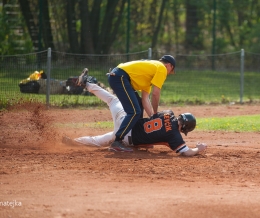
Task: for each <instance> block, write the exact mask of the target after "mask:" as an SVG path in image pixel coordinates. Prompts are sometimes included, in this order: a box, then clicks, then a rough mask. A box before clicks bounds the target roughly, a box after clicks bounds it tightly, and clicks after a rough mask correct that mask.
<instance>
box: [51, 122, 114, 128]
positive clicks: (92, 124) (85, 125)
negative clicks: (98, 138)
mask: <svg viewBox="0 0 260 218" xmlns="http://www.w3.org/2000/svg"><path fill="white" fill-rule="evenodd" d="M55 125H56V126H57V127H62V128H93V129H100V128H101V129H108V128H109V129H113V128H114V125H113V122H112V121H98V122H89V123H88V122H80V123H56V124H55Z"/></svg>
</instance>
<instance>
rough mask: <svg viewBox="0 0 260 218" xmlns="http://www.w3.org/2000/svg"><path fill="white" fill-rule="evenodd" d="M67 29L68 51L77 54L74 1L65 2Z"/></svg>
mask: <svg viewBox="0 0 260 218" xmlns="http://www.w3.org/2000/svg"><path fill="white" fill-rule="evenodd" d="M66 12H67V29H68V38H69V45H70V51H71V52H72V53H79V52H80V50H79V42H78V33H77V31H76V15H75V0H70V1H67V10H66Z"/></svg>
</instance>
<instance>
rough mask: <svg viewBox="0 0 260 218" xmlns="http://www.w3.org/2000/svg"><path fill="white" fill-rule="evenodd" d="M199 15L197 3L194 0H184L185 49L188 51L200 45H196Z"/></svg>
mask: <svg viewBox="0 0 260 218" xmlns="http://www.w3.org/2000/svg"><path fill="white" fill-rule="evenodd" d="M198 22H199V17H198V8H197V4H196V3H194V0H186V22H185V26H186V37H185V49H186V52H187V53H189V51H190V50H191V49H194V48H197V47H200V46H201V45H198V44H197V43H198V41H197V39H198V37H199V27H198Z"/></svg>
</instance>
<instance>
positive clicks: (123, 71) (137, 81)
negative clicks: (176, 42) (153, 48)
mask: <svg viewBox="0 0 260 218" xmlns="http://www.w3.org/2000/svg"><path fill="white" fill-rule="evenodd" d="M174 68H175V59H174V57H173V56H171V55H164V56H162V57H161V58H160V59H159V60H138V61H130V62H127V63H121V64H119V65H118V66H117V67H116V68H114V69H113V70H112V71H111V72H110V73H109V77H108V82H109V84H110V87H111V88H112V89H113V91H114V93H115V94H116V95H117V97H118V99H119V101H120V102H121V104H122V106H123V108H124V111H125V112H126V116H125V117H124V120H123V121H122V123H121V125H120V127H119V129H118V131H117V132H116V133H115V141H114V142H112V144H111V145H110V148H109V149H110V150H111V151H121V152H132V151H133V149H131V148H129V147H126V146H124V145H123V143H122V140H123V139H124V137H125V135H126V134H127V133H128V132H129V131H130V130H131V129H132V128H133V126H134V125H135V124H136V122H137V120H138V119H139V118H140V115H141V107H140V104H139V102H138V98H137V96H136V91H137V90H138V91H141V96H142V105H143V108H144V110H145V112H146V113H147V115H148V116H152V115H153V114H156V113H157V112H158V111H157V110H158V105H159V100H160V93H161V88H162V86H163V83H164V81H165V79H166V77H167V75H169V74H174ZM150 93H151V98H152V100H151V101H150V98H149V96H150Z"/></svg>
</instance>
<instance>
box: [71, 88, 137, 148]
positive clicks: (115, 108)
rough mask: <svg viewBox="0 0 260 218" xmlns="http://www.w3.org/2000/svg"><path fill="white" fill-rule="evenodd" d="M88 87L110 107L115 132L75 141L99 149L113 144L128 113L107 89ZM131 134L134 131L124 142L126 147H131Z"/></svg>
mask: <svg viewBox="0 0 260 218" xmlns="http://www.w3.org/2000/svg"><path fill="white" fill-rule="evenodd" d="M86 87H87V89H88V91H89V92H91V93H93V94H94V95H95V96H97V97H98V98H99V99H101V100H102V101H104V102H106V103H107V105H108V106H109V110H110V112H111V115H112V118H113V123H114V130H113V132H108V133H106V134H103V135H98V136H83V137H79V138H75V139H74V140H75V141H76V142H79V143H81V144H84V145H90V146H99V147H101V146H108V145H110V144H111V142H112V141H114V139H115V133H116V132H117V130H118V128H119V126H120V124H121V122H122V121H123V118H124V116H125V115H126V113H125V111H124V109H123V106H122V104H121V102H120V101H119V99H118V98H117V97H116V96H114V95H113V94H111V93H109V92H108V91H106V90H105V89H103V88H101V87H100V86H98V85H96V84H92V83H87V86H86ZM131 132H132V131H130V132H129V133H128V134H127V135H126V136H125V138H124V140H123V141H124V143H125V144H126V145H129V142H128V136H131Z"/></svg>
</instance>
